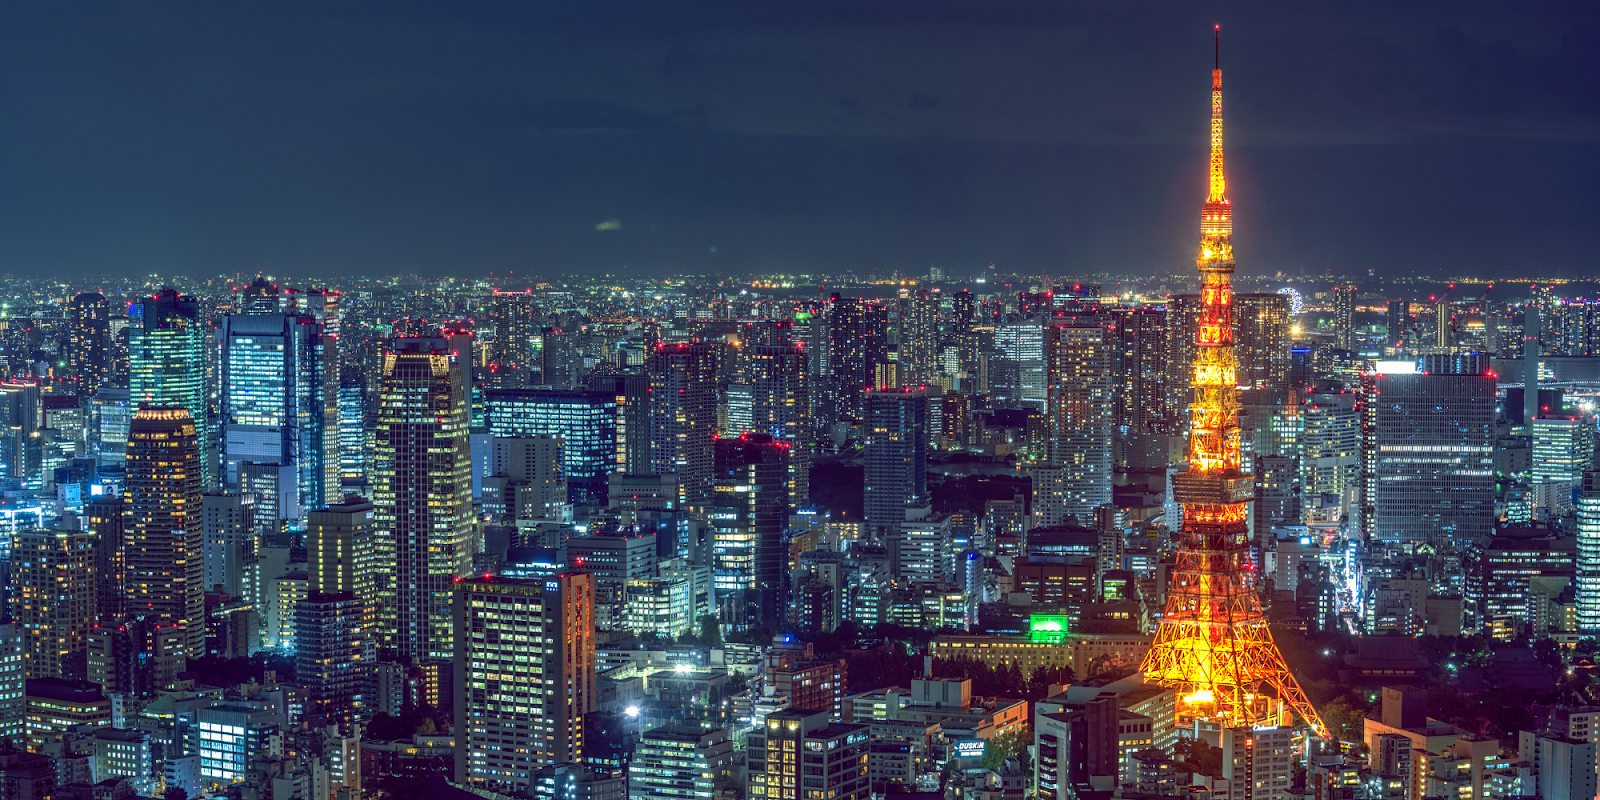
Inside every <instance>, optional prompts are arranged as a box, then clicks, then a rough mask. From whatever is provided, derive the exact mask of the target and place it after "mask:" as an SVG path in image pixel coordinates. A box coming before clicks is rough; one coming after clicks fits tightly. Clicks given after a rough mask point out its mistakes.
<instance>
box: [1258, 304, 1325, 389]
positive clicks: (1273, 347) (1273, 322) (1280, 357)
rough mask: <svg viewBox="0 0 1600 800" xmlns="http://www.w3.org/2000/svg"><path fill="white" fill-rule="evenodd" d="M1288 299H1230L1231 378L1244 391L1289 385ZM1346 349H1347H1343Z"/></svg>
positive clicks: (1281, 387)
mask: <svg viewBox="0 0 1600 800" xmlns="http://www.w3.org/2000/svg"><path fill="white" fill-rule="evenodd" d="M1293 322H1294V320H1293V319H1291V318H1290V315H1289V298H1288V297H1287V296H1285V295H1281V294H1255V293H1249V292H1247V293H1244V294H1236V295H1234V296H1233V352H1234V353H1236V354H1237V358H1238V360H1239V366H1238V368H1237V371H1236V372H1235V373H1234V379H1235V380H1237V381H1239V385H1240V386H1242V387H1245V388H1247V389H1285V388H1288V386H1289V328H1290V326H1291V325H1292V323H1293ZM1346 349H1348V348H1346Z"/></svg>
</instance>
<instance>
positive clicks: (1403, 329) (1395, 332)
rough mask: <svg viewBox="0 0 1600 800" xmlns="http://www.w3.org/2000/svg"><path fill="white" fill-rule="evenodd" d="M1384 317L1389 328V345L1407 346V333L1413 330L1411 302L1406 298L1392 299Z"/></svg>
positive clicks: (1396, 346) (1395, 346)
mask: <svg viewBox="0 0 1600 800" xmlns="http://www.w3.org/2000/svg"><path fill="white" fill-rule="evenodd" d="M1384 318H1385V320H1386V321H1387V324H1388V328H1389V337H1388V344H1389V346H1390V347H1394V348H1401V347H1405V343H1406V334H1407V333H1409V332H1410V330H1411V304H1410V303H1409V302H1407V301H1405V300H1390V301H1389V307H1388V308H1387V309H1386V312H1385V315H1384Z"/></svg>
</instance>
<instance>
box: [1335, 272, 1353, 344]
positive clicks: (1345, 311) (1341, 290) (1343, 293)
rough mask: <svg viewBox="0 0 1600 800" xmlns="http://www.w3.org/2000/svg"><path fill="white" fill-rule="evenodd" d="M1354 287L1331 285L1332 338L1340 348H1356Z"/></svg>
mask: <svg viewBox="0 0 1600 800" xmlns="http://www.w3.org/2000/svg"><path fill="white" fill-rule="evenodd" d="M1355 314H1356V287H1354V286H1351V285H1350V284H1341V285H1339V286H1335V287H1333V340H1334V341H1335V342H1336V343H1338V346H1339V348H1340V349H1342V350H1355V349H1356V344H1357V343H1356V326H1355Z"/></svg>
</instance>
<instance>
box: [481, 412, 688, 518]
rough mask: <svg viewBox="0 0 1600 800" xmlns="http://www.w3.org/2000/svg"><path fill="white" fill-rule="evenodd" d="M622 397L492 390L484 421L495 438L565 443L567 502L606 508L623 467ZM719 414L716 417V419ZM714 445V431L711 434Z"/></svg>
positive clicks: (563, 445)
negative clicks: (611, 479) (612, 481)
mask: <svg viewBox="0 0 1600 800" xmlns="http://www.w3.org/2000/svg"><path fill="white" fill-rule="evenodd" d="M617 412H618V408H617V398H616V395H614V394H612V393H610V392H604V391H600V392H596V391H582V392H557V391H552V390H549V389H489V390H486V391H485V392H484V421H485V422H486V423H487V425H488V428H489V435H490V436H494V437H508V436H541V435H544V436H555V437H558V438H560V439H561V443H562V444H561V447H562V461H561V467H562V473H563V475H564V476H565V478H566V481H567V502H569V503H572V504H573V505H581V506H603V505H605V504H606V491H607V490H606V479H607V476H609V475H610V474H611V473H613V472H616V471H617V467H618V462H617V459H618V450H619V445H618V430H617V416H618V415H617ZM715 416H716V415H715V412H713V414H712V417H713V418H715ZM705 435H706V437H707V440H708V441H709V439H710V436H711V433H710V431H709V430H707V431H706V434H705Z"/></svg>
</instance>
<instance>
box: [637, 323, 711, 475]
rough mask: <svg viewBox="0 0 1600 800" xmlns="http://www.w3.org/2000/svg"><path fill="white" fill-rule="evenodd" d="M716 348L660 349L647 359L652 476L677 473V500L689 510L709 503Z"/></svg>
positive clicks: (685, 346) (674, 346) (679, 346)
mask: <svg viewBox="0 0 1600 800" xmlns="http://www.w3.org/2000/svg"><path fill="white" fill-rule="evenodd" d="M719 347H720V345H716V344H711V343H707V342H697V343H694V344H671V345H662V346H660V347H657V348H656V351H655V352H654V353H652V354H651V355H650V416H651V419H652V424H651V432H652V433H653V434H654V435H653V437H652V438H651V442H650V458H651V462H652V468H651V470H650V471H651V472H653V473H655V474H657V475H662V474H666V473H668V472H672V473H676V474H677V476H678V491H679V492H680V495H681V496H680V500H681V501H682V502H683V503H686V504H689V505H699V504H702V503H705V502H706V501H707V500H709V499H711V470H712V460H713V457H712V447H713V442H714V441H715V438H714V434H715V433H716V430H717V382H716V374H717V348H719Z"/></svg>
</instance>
